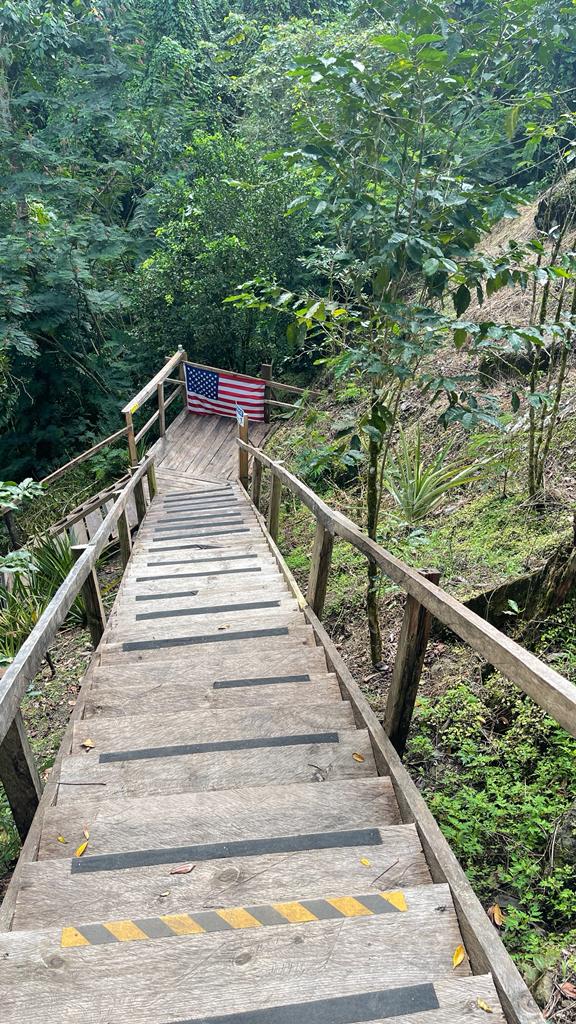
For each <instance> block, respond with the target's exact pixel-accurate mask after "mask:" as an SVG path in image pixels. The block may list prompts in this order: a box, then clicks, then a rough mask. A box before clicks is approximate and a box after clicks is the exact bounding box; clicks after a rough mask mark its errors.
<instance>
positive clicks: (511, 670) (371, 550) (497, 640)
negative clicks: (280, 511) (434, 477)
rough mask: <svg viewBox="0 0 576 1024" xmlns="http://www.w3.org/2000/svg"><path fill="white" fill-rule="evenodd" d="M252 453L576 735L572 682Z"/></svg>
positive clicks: (276, 466) (280, 469) (575, 688)
mask: <svg viewBox="0 0 576 1024" xmlns="http://www.w3.org/2000/svg"><path fill="white" fill-rule="evenodd" d="M243 443H244V442H241V441H239V442H238V444H243ZM248 451H249V454H251V455H252V456H253V458H255V459H257V460H258V461H260V462H261V463H262V465H263V466H265V467H267V468H268V469H270V470H272V472H273V474H274V476H275V477H276V478H277V479H278V481H281V482H282V484H284V485H285V486H286V487H288V489H289V490H290V491H292V493H294V494H297V495H298V496H299V497H300V499H301V500H302V502H303V504H305V505H306V506H307V508H309V509H311V511H312V512H314V514H315V516H316V518H317V519H318V520H319V521H320V522H322V523H323V524H324V526H326V527H329V528H330V529H331V530H332V531H333V533H334V535H335V536H337V537H341V538H342V539H343V540H346V541H348V542H349V543H350V544H352V545H353V546H354V547H355V548H357V549H358V550H359V551H361V552H362V553H363V554H364V555H366V556H367V557H370V558H372V559H373V560H374V561H375V562H376V563H377V564H378V565H379V566H380V567H381V568H382V569H383V570H384V572H385V573H386V575H387V576H388V577H389V579H391V580H393V582H394V583H397V584H398V585H399V586H401V587H402V588H403V589H404V590H406V591H407V592H408V593H409V594H411V596H412V597H414V598H415V599H416V600H417V601H418V602H419V603H420V604H422V605H424V606H425V608H427V609H428V611H430V612H431V613H432V615H433V616H434V617H435V618H437V619H439V621H440V622H442V623H444V625H446V626H448V627H449V628H450V629H451V630H453V632H454V633H456V634H457V635H458V636H459V637H461V639H463V640H465V641H466V642H467V643H468V644H470V646H471V647H473V648H474V650H476V651H478V653H479V654H481V655H482V656H483V657H484V658H485V659H486V660H487V661H488V662H489V663H490V664H491V665H494V667H495V668H497V669H499V670H500V671H501V672H502V673H503V674H504V675H505V676H507V677H508V678H509V679H511V680H512V682H514V683H515V684H516V685H517V686H518V687H520V689H522V690H524V692H525V693H527V694H528V696H529V697H531V698H532V700H534V701H535V702H536V703H537V704H539V705H540V706H541V707H543V708H544V710H545V711H546V712H547V714H549V715H551V717H552V718H555V719H556V721H557V722H559V723H560V725H562V726H563V727H564V728H565V729H566V730H567V731H568V732H570V733H571V734H572V735H576V686H574V684H573V683H571V682H570V681H569V680H568V679H566V678H565V677H564V676H561V675H560V674H559V673H558V672H555V671H554V669H553V668H551V667H550V666H549V665H546V664H544V662H543V661H541V660H540V659H539V658H537V657H536V656H535V655H534V654H532V653H531V652H530V651H527V650H526V649H525V648H524V647H521V646H520V644H517V643H516V642H515V641H514V640H511V639H510V637H507V636H505V635H504V634H503V633H501V632H500V630H498V629H496V628H495V627H494V626H492V625H490V623H489V622H486V621H485V620H484V619H481V618H480V616H479V615H476V614H475V613H474V612H472V611H470V610H469V609H468V608H466V607H465V606H464V605H463V604H461V603H460V601H458V600H457V599H456V598H455V597H452V595H451V594H448V593H447V592H446V591H444V590H442V589H441V588H440V587H438V586H436V585H435V584H433V583H431V582H430V581H429V580H427V579H425V578H424V577H423V576H421V575H420V574H419V573H418V571H417V570H416V569H412V568H411V567H410V566H408V565H406V563H405V562H402V561H401V560H400V559H399V558H395V556H394V555H392V554H390V552H389V551H386V550H385V549H384V548H382V547H381V546H380V545H379V544H377V543H376V541H373V540H371V539H370V538H369V537H368V536H366V534H364V533H363V532H362V530H361V529H360V528H359V527H358V526H356V524H355V523H353V522H352V520H350V519H348V517H347V516H345V515H343V514H342V513H341V512H336V511H335V510H333V509H331V508H330V507H329V506H328V505H326V503H325V502H324V501H322V499H321V498H319V497H318V496H317V495H316V494H314V492H313V491H311V490H310V488H309V487H306V485H305V484H303V483H302V481H301V480H298V478H297V477H295V476H294V475H293V474H292V473H290V472H289V471H288V470H287V469H285V468H284V467H283V466H281V465H279V464H278V463H275V462H274V461H273V460H272V459H270V458H269V457H268V456H267V455H265V454H264V453H263V452H262V451H260V450H259V449H257V448H254V447H253V446H252V445H248ZM270 532H272V531H270Z"/></svg>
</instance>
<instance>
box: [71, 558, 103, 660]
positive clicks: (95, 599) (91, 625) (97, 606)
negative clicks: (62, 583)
mask: <svg viewBox="0 0 576 1024" xmlns="http://www.w3.org/2000/svg"><path fill="white" fill-rule="evenodd" d="M87 546H88V545H87V544H73V545H72V554H73V556H74V559H75V561H78V559H79V558H80V556H81V555H82V554H83V553H84V551H85V550H86V548H87ZM80 593H81V594H82V597H83V598H84V602H85V604H86V617H87V619H88V629H89V630H90V636H91V638H92V643H93V645H94V647H98V644H99V643H100V641H101V639H102V636H103V634H104V630H105V629H106V613H105V611H104V605H103V604H102V595H101V594H100V585H99V583H98V576H97V575H96V570H95V569H92V570H91V572H90V573H89V574H88V576H87V577H86V580H85V582H84V583H83V584H82V589H81V591H80Z"/></svg>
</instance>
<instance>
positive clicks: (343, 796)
mask: <svg viewBox="0 0 576 1024" xmlns="http://www.w3.org/2000/svg"><path fill="white" fill-rule="evenodd" d="M399 822H400V815H399V811H398V806H397V804H396V798H395V796H394V792H393V789H392V784H391V782H390V780H389V779H386V778H376V779H362V780H359V781H355V780H346V779H344V780H339V781H337V782H326V783H323V784H322V785H321V786H319V785H317V784H316V783H302V784H299V785H287V786H274V785H269V786H258V787H251V788H244V789H230V790H218V791H216V792H200V793H185V794H182V795H178V794H173V795H170V796H151V797H143V798H134V799H126V800H108V801H107V802H106V803H99V802H98V801H90V800H78V801H76V803H75V804H74V805H73V804H69V805H68V806H66V807H65V808H64V807H63V808H60V807H51V808H49V809H48V810H47V811H46V815H45V817H44V822H43V829H42V837H41V840H40V847H39V852H38V858H39V859H40V860H44V859H48V858H49V859H56V858H62V857H66V856H68V852H67V850H66V846H65V844H63V843H61V842H59V841H58V836H63V837H64V838H65V839H66V840H68V842H69V843H70V844H73V843H74V844H76V845H78V844H79V843H81V842H82V837H83V832H84V829H87V830H88V831H89V833H90V842H89V848H88V851H87V852H86V853H85V854H84V856H83V857H82V858H81V859H80V860H78V861H77V862H76V864H77V869H78V871H82V872H84V871H91V870H93V869H94V868H96V869H97V870H103V869H104V868H105V867H106V865H108V864H112V866H114V867H121V866H124V867H129V866H130V865H131V864H140V863H155V862H157V861H158V859H162V858H164V859H165V860H166V863H175V862H176V861H180V860H182V859H184V860H199V859H201V858H202V857H203V856H205V857H218V856H226V857H229V856H244V855H246V853H269V852H283V851H284V850H286V852H290V850H291V849H292V848H294V844H295V843H297V844H299V845H298V846H297V848H302V849H310V848H317V845H318V843H325V844H326V843H328V844H329V845H331V846H338V845H341V844H342V842H343V841H344V839H345V837H347V836H348V835H351V836H352V839H353V840H354V842H355V843H356V842H357V841H358V840H357V830H359V829H365V828H374V827H375V826H379V827H382V826H385V825H397V824H399ZM350 830H352V831H350ZM318 836H320V837H321V838H320V839H318V838H317V837H318ZM346 841H348V840H346ZM351 841H352V840H351ZM246 844H251V845H250V846H249V847H248V848H247V847H246ZM255 844H256V845H255ZM76 845H75V847H74V848H76ZM183 848H186V849H187V853H186V855H184V854H183V852H182V850H183ZM99 855H100V856H99ZM102 855H106V857H104V858H103V856H102ZM111 855H114V857H113V858H111ZM98 857H99V859H98V860H95V859H94V858H98Z"/></svg>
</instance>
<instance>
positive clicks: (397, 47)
mask: <svg viewBox="0 0 576 1024" xmlns="http://www.w3.org/2000/svg"><path fill="white" fill-rule="evenodd" d="M372 42H373V43H376V44H377V45H378V46H382V47H383V48H384V49H385V50H388V51H389V52H390V53H405V54H407V53H408V44H407V42H406V40H405V39H402V38H401V37H400V36H391V35H383V36H373V37H372Z"/></svg>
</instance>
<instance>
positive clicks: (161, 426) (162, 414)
mask: <svg viewBox="0 0 576 1024" xmlns="http://www.w3.org/2000/svg"><path fill="white" fill-rule="evenodd" d="M157 390H158V413H159V416H158V432H159V434H160V437H164V434H165V433H166V408H165V405H164V381H163V380H161V381H160V383H159V384H158V389H157Z"/></svg>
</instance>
